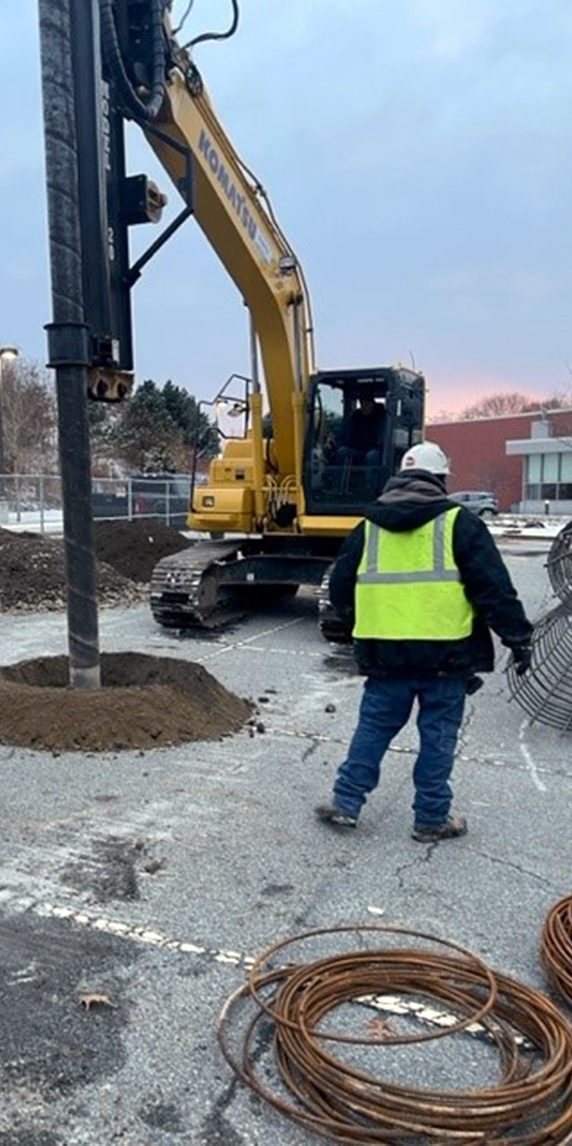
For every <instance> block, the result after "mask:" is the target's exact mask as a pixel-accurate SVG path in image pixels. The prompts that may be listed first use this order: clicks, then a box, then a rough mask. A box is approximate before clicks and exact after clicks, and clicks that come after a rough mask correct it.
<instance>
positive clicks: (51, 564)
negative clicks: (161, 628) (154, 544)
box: [0, 530, 146, 612]
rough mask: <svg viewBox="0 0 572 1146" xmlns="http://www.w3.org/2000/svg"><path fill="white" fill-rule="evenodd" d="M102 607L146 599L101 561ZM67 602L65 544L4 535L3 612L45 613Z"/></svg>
mask: <svg viewBox="0 0 572 1146" xmlns="http://www.w3.org/2000/svg"><path fill="white" fill-rule="evenodd" d="M96 568H97V586H98V600H99V604H100V605H126V604H132V603H133V602H135V601H141V600H145V599H146V593H145V592H144V590H143V589H142V587H141V585H138V584H135V583H134V582H133V581H130V580H128V579H127V578H126V577H123V576H122V575H121V573H119V572H118V571H117V570H116V569H114V568H112V567H111V566H110V565H106V564H105V563H104V562H102V561H98V562H97V567H96ZM65 603H66V591H65V577H64V545H63V541H61V540H59V539H56V538H49V537H41V536H40V535H39V534H33V533H28V534H22V533H11V532H10V531H9V530H2V531H1V533H0V611H9V610H11V611H17V612H20V611H21V612H30V611H33V612H45V611H47V610H52V609H63V608H64V607H65Z"/></svg>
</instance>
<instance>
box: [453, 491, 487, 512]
mask: <svg viewBox="0 0 572 1146" xmlns="http://www.w3.org/2000/svg"><path fill="white" fill-rule="evenodd" d="M449 500H450V501H456V502H458V503H459V505H464V507H465V509H470V510H471V513H478V515H479V517H493V516H495V515H496V514H497V513H498V511H499V503H498V501H497V499H496V497H495V495H494V493H486V492H483V491H482V490H479V491H477V490H472V489H471V490H460V491H456V492H455V493H450V494H449Z"/></svg>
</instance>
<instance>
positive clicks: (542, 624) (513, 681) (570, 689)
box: [508, 599, 572, 732]
mask: <svg viewBox="0 0 572 1146" xmlns="http://www.w3.org/2000/svg"><path fill="white" fill-rule="evenodd" d="M571 605H572V599H571ZM508 684H509V689H510V692H511V696H512V698H513V699H514V700H516V702H517V704H519V705H520V707H521V708H523V709H524V711H525V712H527V713H528V715H529V717H530V720H531V722H533V721H538V723H540V724H549V725H551V727H553V728H560V729H561V730H562V731H563V732H568V731H569V730H570V729H571V728H572V614H571V613H569V612H568V606H567V605H559V606H558V608H557V609H553V610H552V612H550V613H547V614H546V616H545V617H542V618H541V619H540V620H539V621H537V623H536V624H535V625H534V630H533V634H532V664H531V666H530V668H529V669H528V670H527V672H525V673H524V674H523V675H522V676H518V675H517V673H516V669H515V665H514V664H510V665H509V668H508Z"/></svg>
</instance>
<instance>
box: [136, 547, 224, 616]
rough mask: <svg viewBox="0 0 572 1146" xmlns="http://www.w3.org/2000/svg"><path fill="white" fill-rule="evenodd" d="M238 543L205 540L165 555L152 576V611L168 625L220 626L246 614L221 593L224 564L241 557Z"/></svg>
mask: <svg viewBox="0 0 572 1146" xmlns="http://www.w3.org/2000/svg"><path fill="white" fill-rule="evenodd" d="M239 553H240V550H239V547H238V546H237V545H236V543H227V544H217V543H215V542H210V543H209V542H204V543H199V544H198V545H193V546H191V547H190V548H189V549H183V550H182V551H181V552H180V553H173V554H171V556H169V557H163V558H162V559H161V561H159V562H158V563H157V565H156V566H155V568H154V570H153V573H152V576H151V611H152V613H153V616H154V618H155V620H156V621H158V622H159V624H160V625H163V626H164V627H165V628H181V629H202V630H208V629H216V628H220V627H221V626H222V625H225V624H229V623H230V622H231V621H234V620H238V619H240V617H242V616H243V615H244V608H243V609H239V608H238V607H237V604H236V602H234V603H233V601H232V599H224V600H221V599H220V597H219V589H220V580H221V574H222V573H223V569H224V565H226V564H228V563H229V562H232V561H235V560H237V559H238V557H239Z"/></svg>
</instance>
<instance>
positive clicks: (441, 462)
mask: <svg viewBox="0 0 572 1146" xmlns="http://www.w3.org/2000/svg"><path fill="white" fill-rule="evenodd" d="M400 469H401V470H402V471H403V470H427V472H428V473H430V474H450V473H451V467H450V465H449V459H448V457H447V455H446V454H444V453H443V450H442V449H441V446H438V445H437V443H436V442H420V444H419V445H418V446H412V447H411V449H410V450H407V453H405V454H404V455H403V457H402V459H401V466H400Z"/></svg>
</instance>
